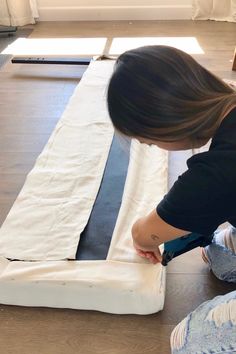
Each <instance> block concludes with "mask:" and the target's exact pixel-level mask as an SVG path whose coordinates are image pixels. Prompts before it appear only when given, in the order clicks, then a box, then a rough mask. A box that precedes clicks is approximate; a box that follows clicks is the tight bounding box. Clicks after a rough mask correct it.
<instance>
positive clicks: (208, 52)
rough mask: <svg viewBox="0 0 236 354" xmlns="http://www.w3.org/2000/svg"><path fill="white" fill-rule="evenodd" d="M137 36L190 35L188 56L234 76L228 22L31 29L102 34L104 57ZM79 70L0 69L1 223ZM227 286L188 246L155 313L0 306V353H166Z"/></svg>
mask: <svg viewBox="0 0 236 354" xmlns="http://www.w3.org/2000/svg"><path fill="white" fill-rule="evenodd" d="M135 36H136V37H142V36H145V37H152V36H157V37H158V36H161V37H169V36H171V37H188V36H190V37H196V38H197V40H198V42H199V44H200V46H201V48H202V49H203V51H204V53H205V54H201V55H200V54H199V55H197V54H194V55H193V56H194V57H195V58H196V59H197V60H198V61H199V62H200V63H201V64H202V65H204V66H205V67H206V68H208V69H209V70H211V71H213V72H214V73H216V74H217V75H219V76H220V77H223V78H228V79H235V80H236V72H232V71H231V67H232V58H233V52H234V46H235V38H236V26H235V24H233V23H226V22H213V21H197V22H193V21H159V22H158V21H151V22H146V21H143V22H94V23H91V22H90V23H88V22H84V23H77V22H73V23H39V24H37V25H36V26H35V28H34V31H33V33H32V34H31V37H35V38H40V37H41V38H43V37H106V38H107V41H106V45H105V48H104V50H103V53H105V54H108V53H109V48H110V46H111V42H112V39H113V37H135ZM0 44H1V39H0ZM85 54H86V53H85ZM96 54H97V53H96ZM100 54H102V53H100ZM83 70H84V68H82V67H69V66H49V65H45V66H33V65H28V66H23V65H12V64H10V63H7V64H6V65H5V66H4V67H3V68H2V69H1V71H0V224H1V223H2V222H3V221H4V219H5V217H6V215H7V213H8V212H9V210H10V208H11V206H12V204H13V202H14V200H15V198H16V197H17V194H18V193H19V191H20V189H21V187H22V185H23V183H24V180H25V177H26V175H27V173H28V172H29V171H30V169H31V168H32V166H33V164H34V161H35V159H36V157H37V156H38V154H39V153H40V151H41V150H42V148H43V147H44V145H45V143H46V142H47V140H48V138H49V136H50V134H51V132H52V130H53V128H54V126H55V124H56V122H57V120H58V119H59V117H60V116H61V114H62V112H63V110H64V108H65V106H66V104H67V102H68V100H69V98H70V96H71V94H72V92H73V90H74V88H75V86H76V85H77V84H78V82H79V80H80V77H81V76H82V73H83ZM232 290H235V285H230V284H227V283H224V282H221V281H218V280H217V279H216V278H215V277H214V276H213V275H212V274H211V273H210V272H209V271H208V269H207V267H206V266H205V264H204V263H203V262H202V260H201V258H200V255H199V250H194V251H192V252H189V253H188V254H185V255H184V256H181V257H179V258H177V259H175V260H173V261H172V262H171V263H170V265H169V266H168V274H167V291H166V300H165V308H164V310H163V311H162V312H160V313H157V314H154V315H150V316H135V315H125V316H124V315H123V316H118V315H110V314H104V313H98V312H93V311H90V312H88V311H72V310H63V309H62V310H57V309H46V308H21V307H14V306H4V305H2V306H0V352H1V353H4V354H13V353H14V354H72V353H73V354H74V353H78V354H157V353H158V354H166V353H170V348H169V336H170V333H171V331H172V329H173V328H174V326H175V325H176V324H177V323H178V322H179V321H181V320H182V319H183V318H184V316H186V315H187V314H188V313H189V312H190V311H192V310H194V309H195V308H196V307H197V306H198V305H199V304H201V303H202V302H203V301H206V300H208V299H212V298H213V297H214V296H216V295H221V294H226V293H227V292H229V291H232ZM0 291H1V289H0ZM189 354H192V353H189Z"/></svg>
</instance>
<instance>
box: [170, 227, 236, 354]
mask: <svg viewBox="0 0 236 354" xmlns="http://www.w3.org/2000/svg"><path fill="white" fill-rule="evenodd" d="M202 256H203V259H204V261H206V262H207V263H209V266H210V268H211V270H212V272H213V273H214V274H215V275H216V277H217V278H219V279H221V280H224V281H228V282H233V283H235V284H236V228H234V227H232V226H230V227H228V228H227V229H224V230H219V231H218V230H217V231H216V232H215V233H214V238H213V242H212V244H210V245H209V246H207V247H205V248H204V249H203V252H202ZM235 289H236V286H235ZM170 342H171V353H172V354H221V353H224V354H233V353H236V290H235V291H232V292H230V293H228V294H226V295H223V296H217V297H215V298H214V299H212V300H210V301H206V302H204V303H203V304H201V305H200V306H199V307H197V309H196V310H195V311H193V312H191V313H190V314H189V315H188V316H187V317H185V318H184V319H183V320H182V321H181V322H180V323H179V324H178V325H177V326H176V327H175V328H174V330H173V332H172V333H171V338H170Z"/></svg>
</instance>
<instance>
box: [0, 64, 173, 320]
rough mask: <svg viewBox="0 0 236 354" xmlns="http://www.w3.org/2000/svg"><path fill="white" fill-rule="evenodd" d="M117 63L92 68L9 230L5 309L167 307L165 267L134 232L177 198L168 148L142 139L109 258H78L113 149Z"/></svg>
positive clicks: (2, 289) (134, 147) (4, 238)
mask: <svg viewBox="0 0 236 354" xmlns="http://www.w3.org/2000/svg"><path fill="white" fill-rule="evenodd" d="M113 65H114V62H113V61H97V62H96V61H95V62H92V63H91V64H90V65H89V67H88V69H87V71H86V72H85V74H84V76H83V78H82V80H81V81H80V83H79V85H78V87H77V89H76V90H75V92H74V94H73V97H72V98H71V100H70V102H69V104H68V106H67V108H66V110H65V112H64V114H63V116H62V118H61V120H60V121H59V122H58V124H57V126H56V128H55V130H54V132H53V134H52V136H51V137H50V139H49V141H48V143H47V145H46V147H45V148H44V150H43V152H42V153H41V154H40V156H39V157H38V159H37V161H36V164H35V166H34V168H33V170H32V171H31V172H30V173H29V175H28V177H27V179H26V182H25V185H24V187H23V189H22V191H21V192H20V194H19V196H18V198H17V199H16V201H15V203H14V205H13V207H12V209H11V211H10V213H9V215H8V217H7V218H6V220H5V222H4V224H3V226H2V228H1V229H0V303H4V304H16V305H24V306H50V307H67V308H75V309H90V310H99V311H104V312H111V313H120V314H122V313H136V314H150V313H154V312H156V311H159V310H161V309H162V308H163V304H164V295H165V269H164V268H163V267H162V266H161V265H160V264H157V265H153V264H150V263H149V262H148V261H147V260H146V259H143V258H141V257H139V256H138V255H137V254H136V252H135V250H134V248H133V245H132V239H131V226H132V224H133V223H134V222H135V220H136V219H137V218H138V217H139V216H142V215H145V214H146V213H148V212H150V211H151V210H152V209H153V208H155V206H156V205H157V203H158V202H159V200H160V199H161V198H162V197H163V195H164V194H165V193H166V191H167V165H168V162H167V160H168V158H167V153H166V152H165V151H162V150H160V149H158V148H157V147H154V146H147V145H144V144H140V143H139V142H138V141H136V140H134V141H133V142H132V144H131V155H130V163H129V167H128V173H127V178H126V183H125V188H124V194H123V198H122V204H121V208H120V212H119V215H118V219H117V222H116V226H115V230H114V233H113V235H112V242H111V245H110V249H109V252H108V256H107V259H106V260H104V261H75V260H74V259H75V255H76V250H77V247H78V243H79V240H80V234H81V232H82V231H83V229H84V228H85V226H86V224H87V221H88V219H89V216H90V213H91V211H92V208H93V204H94V201H95V199H96V195H97V192H98V190H99V186H100V183H101V180H102V176H103V172H104V169H105V164H106V160H107V157H108V153H109V149H110V146H111V142H112V137H113V127H112V125H111V122H110V120H109V117H108V113H107V108H106V87H107V83H108V80H109V77H110V75H111V72H112V70H113ZM101 237H102V235H101ZM11 259H12V261H11ZM16 259H17V260H18V261H16ZM68 259H69V260H68Z"/></svg>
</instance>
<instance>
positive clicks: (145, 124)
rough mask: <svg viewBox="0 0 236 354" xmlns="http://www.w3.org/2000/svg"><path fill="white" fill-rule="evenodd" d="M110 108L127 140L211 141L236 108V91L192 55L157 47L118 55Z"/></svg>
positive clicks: (113, 117)
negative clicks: (230, 111) (224, 118)
mask: <svg viewBox="0 0 236 354" xmlns="http://www.w3.org/2000/svg"><path fill="white" fill-rule="evenodd" d="M107 103H108V110H109V114H110V117H111V120H112V122H113V125H114V127H115V128H116V129H117V130H118V131H119V132H121V133H123V134H125V135H127V136H131V137H142V138H148V139H152V140H156V141H165V142H173V141H181V140H183V139H186V138H189V139H191V140H192V141H196V140H202V139H203V140H204V139H207V140H208V139H210V138H211V137H212V136H213V135H214V132H215V131H216V129H217V128H218V126H219V125H220V123H221V121H222V118H223V117H224V115H225V114H226V113H227V112H228V111H229V110H230V109H231V108H233V107H234V106H236V91H235V90H234V89H233V88H232V87H230V86H229V85H228V84H227V83H225V82H224V81H223V80H222V79H220V78H219V77H217V76H216V75H214V74H213V73H211V72H210V71H208V70H207V69H205V68H204V67H203V66H201V65H200V64H199V63H198V62H197V61H196V60H195V59H194V58H192V57H191V56H190V55H189V54H187V53H185V52H183V51H181V50H179V49H176V48H173V47H169V46H164V45H155V46H145V47H140V48H137V49H134V50H129V51H127V52H125V53H123V54H122V55H120V56H119V58H118V59H117V61H116V64H115V68H114V72H113V74H112V77H111V79H110V82H109V86H108V92H107Z"/></svg>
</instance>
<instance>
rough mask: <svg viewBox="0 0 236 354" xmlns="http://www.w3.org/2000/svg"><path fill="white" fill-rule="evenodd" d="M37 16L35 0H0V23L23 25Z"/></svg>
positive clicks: (31, 21) (33, 20)
mask: <svg viewBox="0 0 236 354" xmlns="http://www.w3.org/2000/svg"><path fill="white" fill-rule="evenodd" d="M38 17H39V15H38V9H37V3H36V0H0V25H4V26H24V25H27V24H29V23H35V19H36V18H38Z"/></svg>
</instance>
